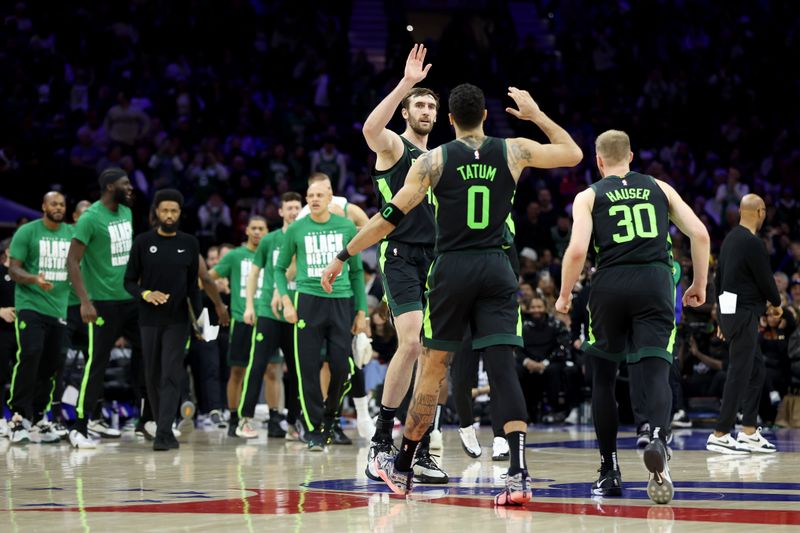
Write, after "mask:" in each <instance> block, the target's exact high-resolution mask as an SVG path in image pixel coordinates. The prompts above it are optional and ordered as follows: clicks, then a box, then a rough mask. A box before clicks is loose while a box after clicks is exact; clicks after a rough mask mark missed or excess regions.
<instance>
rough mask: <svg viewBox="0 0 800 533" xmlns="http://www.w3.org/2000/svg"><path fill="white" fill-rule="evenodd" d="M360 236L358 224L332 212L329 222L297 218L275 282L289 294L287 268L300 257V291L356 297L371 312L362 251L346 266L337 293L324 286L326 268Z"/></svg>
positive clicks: (358, 307)
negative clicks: (321, 281)
mask: <svg viewBox="0 0 800 533" xmlns="http://www.w3.org/2000/svg"><path fill="white" fill-rule="evenodd" d="M355 235H356V226H355V224H353V223H352V222H351V221H350V220H349V219H347V218H345V217H340V216H339V215H334V214H330V218H329V219H328V221H327V222H324V223H319V222H315V221H314V220H313V219H312V218H311V216H310V215H309V216H307V217H305V218H302V219H300V220H297V221H296V222H295V223H294V224H292V225H291V226H289V228H288V229H287V230H286V235H285V236H284V239H283V247H282V248H281V251H280V254H279V255H278V262H277V263H276V264H275V285H276V286H277V287H278V292H279V293H280V294H281V296H286V295H288V294H289V292H288V283H287V280H286V269H287V268H289V265H290V264H291V263H292V256H294V255H296V256H297V280H296V282H297V292H299V293H302V294H309V295H312V296H319V297H321V298H353V297H355V307H356V310H358V311H364V312H365V313H366V312H367V295H366V292H365V290H364V265H363V264H362V263H361V254H356V255H354V256H353V257H351V258H350V259H348V260H347V262H346V263H345V265H344V269H343V270H342V273H341V275H340V276H339V277H338V278H336V281H335V282H334V284H333V292H332V293H330V294H328V293H327V292H325V291H324V290H323V289H322V286H321V285H320V279H321V278H322V271H323V270H325V267H327V266H328V264H329V263H330V262H331V261H332V260H333V259H334V258H335V257H336V254H338V253H339V252H340V251H341V250H343V249H344V247H345V246H346V245H347V243H348V242H350V240H351V239H352V238H353V237H355Z"/></svg>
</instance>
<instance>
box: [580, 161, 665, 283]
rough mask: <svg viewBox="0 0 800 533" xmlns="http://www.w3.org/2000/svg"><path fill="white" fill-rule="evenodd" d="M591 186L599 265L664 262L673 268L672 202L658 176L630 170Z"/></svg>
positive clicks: (595, 241)
mask: <svg viewBox="0 0 800 533" xmlns="http://www.w3.org/2000/svg"><path fill="white" fill-rule="evenodd" d="M592 189H593V190H594V193H595V199H594V207H593V208H592V221H593V223H594V229H593V232H594V235H593V237H594V247H595V251H596V252H597V268H598V269H601V268H608V267H612V266H619V265H645V264H653V263H662V264H664V265H666V266H667V267H669V268H670V269H672V239H671V238H670V235H669V202H668V200H667V196H666V195H665V194H664V191H663V190H661V187H659V186H658V184H657V183H656V180H655V178H653V177H652V176H646V175H644V174H639V173H638V172H628V173H627V174H625V176H623V177H621V178H620V177H619V176H607V177H605V178H603V179H601V180H600V181H598V182H597V183H595V184H593V185H592Z"/></svg>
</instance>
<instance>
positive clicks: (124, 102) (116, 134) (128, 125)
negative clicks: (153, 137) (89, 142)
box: [103, 91, 150, 146]
mask: <svg viewBox="0 0 800 533" xmlns="http://www.w3.org/2000/svg"><path fill="white" fill-rule="evenodd" d="M117 102H118V103H117V105H115V106H114V107H112V108H111V109H109V110H108V113H106V118H105V121H104V122H103V127H104V128H105V130H106V131H107V132H108V137H109V138H110V139H111V141H112V142H116V143H120V144H123V145H125V146H133V145H134V144H136V142H137V141H139V140H140V139H141V138H143V137H144V136H145V135H147V132H148V130H149V129H150V117H149V116H147V113H145V112H144V111H142V110H141V109H139V108H137V107H134V106H132V105H131V99H130V96H129V95H128V93H127V92H125V91H120V92H119V94H117Z"/></svg>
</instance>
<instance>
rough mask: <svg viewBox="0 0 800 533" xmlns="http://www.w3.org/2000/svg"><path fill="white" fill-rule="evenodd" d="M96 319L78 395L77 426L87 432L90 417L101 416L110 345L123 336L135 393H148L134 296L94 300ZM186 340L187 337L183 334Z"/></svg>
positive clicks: (143, 395)
mask: <svg viewBox="0 0 800 533" xmlns="http://www.w3.org/2000/svg"><path fill="white" fill-rule="evenodd" d="M94 307H95V309H96V310H97V320H96V321H95V323H94V324H89V346H88V349H87V353H86V367H85V368H84V370H83V378H82V379H81V387H80V393H79V395H78V405H77V406H76V408H77V412H78V421H77V423H76V426H75V429H77V430H78V431H81V432H83V433H85V432H86V424H87V421H88V419H89V418H94V417H95V416H99V414H100V407H101V405H100V404H99V403H98V402H99V400H100V399H101V396H102V393H103V380H104V378H105V373H106V367H107V366H108V360H109V358H110V357H111V349H112V348H113V347H114V343H115V342H116V341H117V339H119V338H120V337H125V338H126V339H128V341H129V342H130V343H131V348H132V354H131V371H132V382H133V383H132V384H133V389H134V395H135V397H136V398H137V399H139V398H144V397H145V396H146V390H145V388H144V379H143V376H144V369H143V365H142V355H141V340H140V332H139V309H138V307H137V305H136V302H134V301H133V300H125V301H109V302H94ZM183 340H184V342H186V337H184V339H183Z"/></svg>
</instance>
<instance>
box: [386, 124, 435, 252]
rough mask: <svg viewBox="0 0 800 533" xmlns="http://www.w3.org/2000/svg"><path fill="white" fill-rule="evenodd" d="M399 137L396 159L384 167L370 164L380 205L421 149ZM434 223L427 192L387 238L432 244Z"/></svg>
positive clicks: (394, 191) (399, 184) (398, 184)
mask: <svg viewBox="0 0 800 533" xmlns="http://www.w3.org/2000/svg"><path fill="white" fill-rule="evenodd" d="M400 138H401V139H402V140H403V155H402V156H401V157H400V159H399V160H398V161H397V163H395V164H394V166H393V167H392V168H390V169H388V170H376V169H375V167H374V166H373V167H372V181H373V183H374V184H375V192H376V194H377V195H378V201H379V202H380V207H381V209H383V206H384V205H386V204H387V203H389V201H391V199H392V197H393V196H394V195H395V194H397V191H399V190H400V189H401V188H402V187H403V184H404V183H405V181H406V174H408V170H409V169H410V168H411V165H413V164H414V161H416V160H417V158H418V157H419V156H420V155H422V154H423V153H424V152H423V151H422V150H420V149H419V148H417V147H416V146H414V143H412V142H411V141H409V140H408V139H406V138H405V137H403V136H402V135H401V136H400ZM434 224H435V223H434V218H433V201H432V197H431V195H428V198H427V199H425V200H423V202H422V203H421V204H419V205H418V206H417V207H415V208H414V209H412V210H411V211H410V212H409V213H408V214H406V216H405V217H404V218H403V220H402V221H400V225H398V226H397V227H396V228H395V229H394V231H392V233H390V234H389V238H390V239H391V240H393V241H398V242H402V243H406V244H416V245H421V246H433V243H434V240H435V234H436V233H435V232H436V230H435V227H434Z"/></svg>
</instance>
